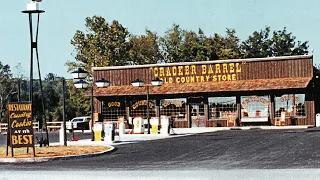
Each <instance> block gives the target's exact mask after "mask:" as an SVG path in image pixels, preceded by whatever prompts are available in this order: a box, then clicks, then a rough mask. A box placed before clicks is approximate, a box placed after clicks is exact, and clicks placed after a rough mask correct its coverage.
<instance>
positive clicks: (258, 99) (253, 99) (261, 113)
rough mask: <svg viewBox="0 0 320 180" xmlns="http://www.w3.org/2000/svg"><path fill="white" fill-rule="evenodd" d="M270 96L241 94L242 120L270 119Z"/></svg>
mask: <svg viewBox="0 0 320 180" xmlns="http://www.w3.org/2000/svg"><path fill="white" fill-rule="evenodd" d="M269 108H270V97H269V96H241V121H243V122H245V121H248V122H250V121H268V118H269Z"/></svg>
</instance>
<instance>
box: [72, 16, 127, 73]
mask: <svg viewBox="0 0 320 180" xmlns="http://www.w3.org/2000/svg"><path fill="white" fill-rule="evenodd" d="M85 21H86V23H85V26H86V32H82V31H80V30H78V31H76V33H75V35H74V36H73V39H72V40H71V44H72V45H73V46H74V47H75V59H76V61H78V63H77V62H67V63H66V65H67V66H69V69H68V70H69V71H70V70H73V69H76V68H78V67H84V69H86V70H87V71H88V72H91V67H92V66H116V65H126V64H128V62H129V53H128V51H129V48H130V44H129V42H128V38H129V37H130V36H129V35H130V34H129V32H128V30H127V29H126V28H124V27H123V26H122V25H121V24H120V23H119V22H118V21H113V22H112V24H111V25H109V24H108V23H107V21H106V20H105V19H104V18H103V17H100V16H93V17H87V18H86V19H85Z"/></svg>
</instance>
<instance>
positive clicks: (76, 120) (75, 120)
mask: <svg viewBox="0 0 320 180" xmlns="http://www.w3.org/2000/svg"><path fill="white" fill-rule="evenodd" d="M72 122H82V119H73V120H72Z"/></svg>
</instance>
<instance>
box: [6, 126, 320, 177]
mask: <svg viewBox="0 0 320 180" xmlns="http://www.w3.org/2000/svg"><path fill="white" fill-rule="evenodd" d="M174 130H175V133H176V135H167V136H163V135H162V136H161V135H147V134H145V135H134V134H133V135H132V134H128V135H125V136H122V137H121V136H120V140H118V141H116V142H112V143H111V144H112V146H114V147H115V148H116V151H114V152H112V153H109V154H106V155H101V156H96V157H88V158H81V159H68V160H57V161H50V162H43V163H33V164H18V165H13V164H11V165H10V164H2V165H0V171H23V172H36V174H38V175H39V176H35V175H30V176H24V177H25V179H27V177H30V178H29V179H32V178H35V179H39V178H38V177H44V176H45V175H44V174H43V172H47V176H48V175H54V174H55V173H56V176H55V179H59V178H60V179H62V178H71V179H72V178H76V177H77V178H79V179H94V178H92V177H95V178H99V177H100V178H102V179H103V177H108V178H117V179H181V178H183V179H317V178H318V177H319V175H320V174H319V172H320V153H319V151H318V150H319V144H320V128H308V127H302V126H301V127H244V128H231V129H230V128H229V129H227V128H226V129H216V128H190V130H189V131H188V132H186V131H184V130H183V129H174ZM87 134H88V135H89V136H90V133H87ZM116 138H119V137H116ZM121 138H122V140H121ZM69 143H70V144H69V145H80V144H83V145H90V144H91V145H94V144H99V143H102V144H108V142H106V141H100V142H92V141H90V140H87V139H80V140H79V141H77V142H69ZM71 143H74V144H71ZM109 145H110V143H109ZM70 172H72V173H70ZM75 172H76V173H75ZM1 177H3V178H6V177H12V178H14V177H17V175H16V176H14V175H13V174H10V176H9V175H8V176H5V173H4V174H2V176H1V175H0V178H1Z"/></svg>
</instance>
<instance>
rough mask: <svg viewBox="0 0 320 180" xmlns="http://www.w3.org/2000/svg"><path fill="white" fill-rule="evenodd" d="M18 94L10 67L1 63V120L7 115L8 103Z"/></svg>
mask: <svg viewBox="0 0 320 180" xmlns="http://www.w3.org/2000/svg"><path fill="white" fill-rule="evenodd" d="M15 93H17V87H16V81H15V80H14V79H12V74H11V70H10V66H9V65H3V64H2V62H0V120H1V121H6V118H5V119H2V117H3V116H4V115H5V114H6V113H5V112H6V110H7V107H6V105H7V103H8V102H9V101H10V98H11V97H12V95H13V94H15Z"/></svg>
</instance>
